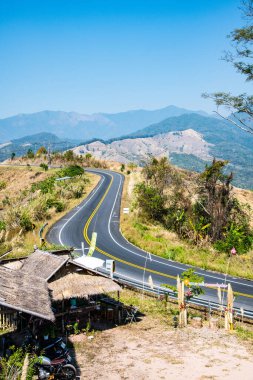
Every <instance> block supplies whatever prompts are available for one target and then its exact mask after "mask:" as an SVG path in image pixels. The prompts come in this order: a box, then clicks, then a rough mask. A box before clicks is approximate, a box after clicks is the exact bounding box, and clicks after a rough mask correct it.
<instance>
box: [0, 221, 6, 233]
mask: <svg viewBox="0 0 253 380" xmlns="http://www.w3.org/2000/svg"><path fill="white" fill-rule="evenodd" d="M5 229H6V223H5V222H4V221H3V220H0V231H3V230H5Z"/></svg>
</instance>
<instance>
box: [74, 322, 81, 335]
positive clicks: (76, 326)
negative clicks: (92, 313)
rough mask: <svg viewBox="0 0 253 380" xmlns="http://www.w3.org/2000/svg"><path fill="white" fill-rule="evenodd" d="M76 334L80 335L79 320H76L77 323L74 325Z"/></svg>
mask: <svg viewBox="0 0 253 380" xmlns="http://www.w3.org/2000/svg"><path fill="white" fill-rule="evenodd" d="M73 329H74V334H75V335H78V334H79V333H80V329H79V319H77V320H76V322H75V323H74V324H73Z"/></svg>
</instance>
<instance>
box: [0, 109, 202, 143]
mask: <svg viewBox="0 0 253 380" xmlns="http://www.w3.org/2000/svg"><path fill="white" fill-rule="evenodd" d="M187 113H195V111H189V110H186V109H184V108H179V107H175V106H168V107H165V108H161V109H158V110H153V111H148V110H135V111H127V112H121V113H115V114H106V113H97V114H93V115H83V114H79V113H76V112H62V111H42V112H37V113H33V114H20V115H16V116H12V117H8V118H5V119H0V143H5V142H8V141H11V140H13V139H19V138H22V137H24V136H27V135H31V134H37V133H41V132H48V133H53V134H55V135H57V136H58V137H59V138H61V139H70V138H71V139H75V140H80V141H87V140H90V139H93V138H100V139H106V140H107V139H110V138H113V137H120V136H122V135H123V134H124V135H125V134H129V133H133V132H135V131H137V130H138V129H142V128H144V127H147V126H148V125H150V124H153V123H158V122H160V121H162V120H164V119H166V118H169V117H173V116H180V115H183V114H187ZM196 113H199V114H202V115H205V113H204V112H202V111H196Z"/></svg>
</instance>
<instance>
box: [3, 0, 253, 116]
mask: <svg viewBox="0 0 253 380" xmlns="http://www.w3.org/2000/svg"><path fill="white" fill-rule="evenodd" d="M239 6H240V1H239V0H180V1H179V0H30V1H28V0H16V1H14V0H0V98H1V102H0V118H3V117H7V116H11V115H14V114H17V113H31V112H37V111H41V110H45V109H49V110H63V111H77V112H81V113H95V112H119V111H124V110H129V109H139V108H145V109H155V108H160V107H164V106H167V105H170V104H173V105H176V106H180V107H185V108H189V109H203V110H206V111H208V112H211V111H212V110H213V108H214V106H213V104H212V103H211V102H209V101H207V100H204V99H202V98H201V93H203V92H212V91H219V90H224V91H231V92H234V93H242V92H247V91H248V92H249V91H250V87H249V86H250V85H249V84H247V83H245V81H244V78H243V77H242V76H241V75H239V74H237V73H236V72H235V71H234V70H233V68H232V67H231V66H230V65H229V64H228V63H226V62H224V61H223V60H221V57H222V54H223V51H224V50H226V49H228V48H229V40H228V39H227V38H226V36H227V35H228V34H229V32H230V31H232V30H233V29H234V28H236V27H239V26H240V25H242V22H243V21H242V19H241V14H240V11H239V9H238V7H239Z"/></svg>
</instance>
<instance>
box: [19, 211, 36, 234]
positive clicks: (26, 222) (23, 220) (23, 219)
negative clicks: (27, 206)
mask: <svg viewBox="0 0 253 380" xmlns="http://www.w3.org/2000/svg"><path fill="white" fill-rule="evenodd" d="M20 227H22V229H23V230H24V231H26V232H27V231H32V230H33V223H32V221H31V217H30V215H29V214H28V212H27V211H23V213H22V214H21V215H20Z"/></svg>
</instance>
